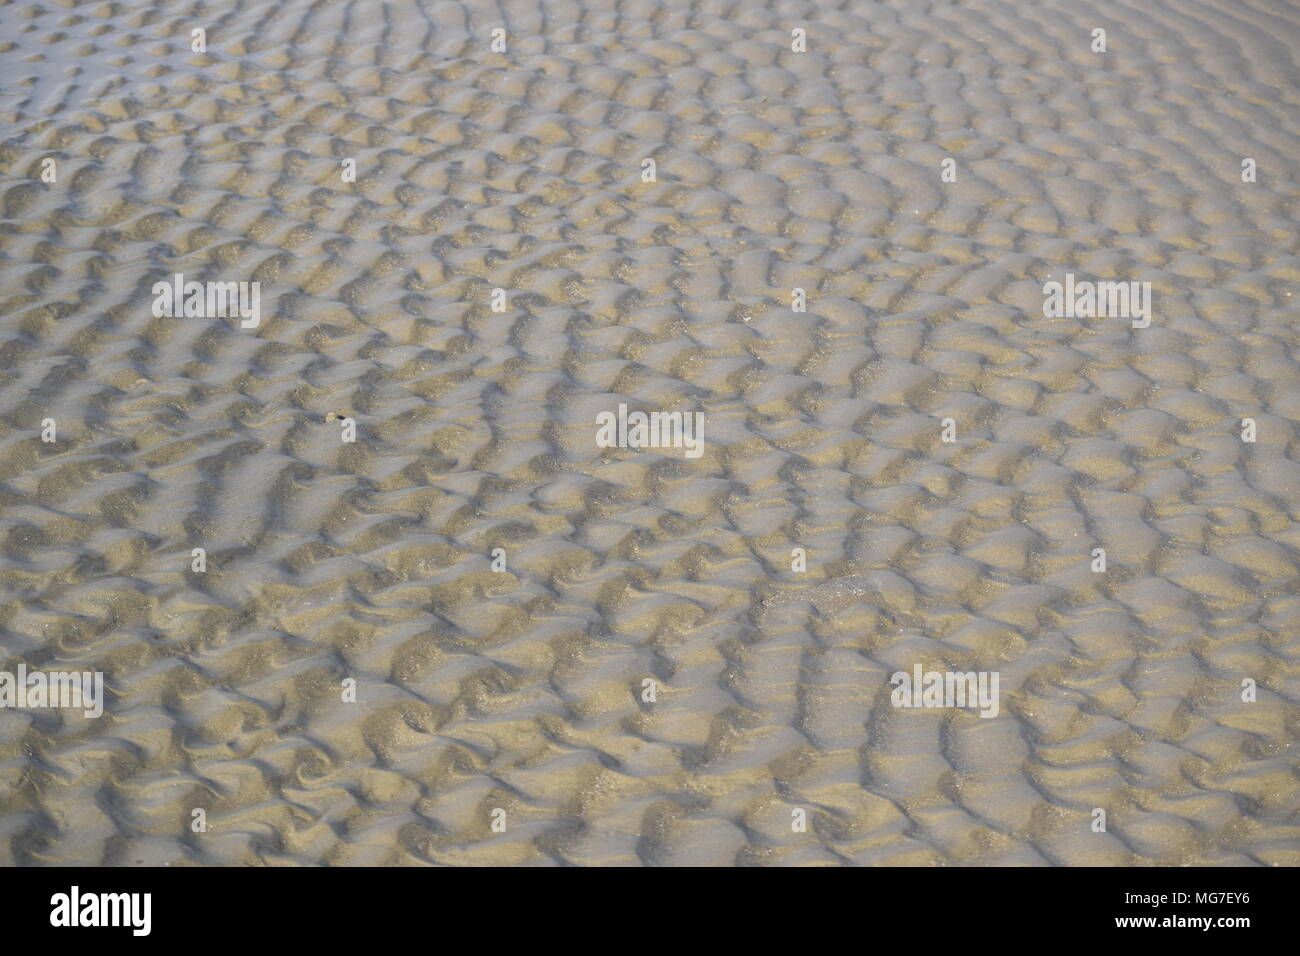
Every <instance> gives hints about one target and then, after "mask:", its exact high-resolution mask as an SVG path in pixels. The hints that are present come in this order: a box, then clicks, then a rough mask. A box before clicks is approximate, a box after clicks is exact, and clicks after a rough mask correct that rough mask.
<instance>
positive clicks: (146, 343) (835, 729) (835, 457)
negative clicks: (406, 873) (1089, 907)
mask: <svg viewBox="0 0 1300 956" xmlns="http://www.w3.org/2000/svg"><path fill="white" fill-rule="evenodd" d="M844 6H845V9H836V7H835V5H833V4H831V3H826V2H811V3H803V4H784V3H781V4H775V5H772V6H769V7H766V8H759V7H757V5H750V4H743V3H704V2H695V3H689V4H687V3H683V4H668V3H664V4H660V3H653V2H636V3H619V4H615V3H614V2H613V0H584V2H583V3H581V4H578V3H564V2H547V3H544V4H541V3H536V2H513V0H508V2H504V3H501V4H489V3H486V2H480V0H471V2H468V3H456V2H431V3H416V2H413V0H393V2H384V3H360V2H342V0H340V2H328V3H319V4H318V3H306V2H301V0H275V2H271V0H256V2H243V3H238V4H234V3H230V2H228V0H218V2H215V3H212V4H208V5H206V6H205V7H204V8H203V11H204V12H203V13H202V14H200V13H197V12H195V10H197V9H199V8H194V9H179V8H177V7H176V6H175V5H172V4H162V3H155V4H152V5H151V4H145V3H137V2H134V0H131V2H122V3H103V4H95V3H80V4H77V3H73V2H71V0H64V2H54V0H36V2H15V3H9V4H6V5H2V6H0V79H3V82H0V201H2V203H3V209H2V210H0V452H2V454H0V669H3V670H8V671H13V670H15V669H16V668H17V667H18V665H19V664H20V663H22V664H24V665H25V666H26V667H27V668H29V669H46V670H58V669H74V670H100V671H102V672H103V673H104V674H105V681H106V685H107V701H106V704H105V713H104V715H103V716H102V717H100V718H98V719H90V718H86V717H84V716H83V715H82V714H81V713H79V712H69V711H66V710H64V711H54V710H44V711H41V710H19V709H14V708H9V709H0V862H3V863H5V864H11V865H12V864H24V865H40V864H68V863H78V864H108V865H136V864H151V865H161V864H168V865H194V864H250V863H252V864H276V865H284V864H319V863H325V864H339V865H360V864H429V863H434V864H462V865H490V864H497V865H502V864H517V865H550V864H578V865H636V864H649V865H655V864H672V865H735V864H770V865H797V864H853V865H879V864H884V865H936V864H949V865H952V864H965V865H1022V864H1024V865H1050V864H1057V865H1061V864H1065V865H1073V864H1102V865H1115V866H1129V865H1187V864H1191V865H1220V864H1264V865H1296V864H1300V817H1298V815H1297V814H1298V811H1300V786H1298V785H1297V756H1298V755H1300V746H1298V739H1297V738H1298V736H1300V711H1298V710H1297V701H1298V700H1300V666H1298V665H1297V656H1298V654H1300V588H1297V584H1298V583H1300V580H1298V575H1300V572H1298V570H1297V569H1298V567H1300V564H1298V562H1297V557H1298V555H1297V549H1298V548H1300V527H1298V526H1297V523H1296V516H1297V507H1298V503H1300V360H1298V358H1297V346H1298V345H1300V335H1298V334H1297V320H1298V319H1300V295H1297V290H1300V225H1298V224H1297V197H1298V196H1300V188H1298V187H1297V175H1296V172H1297V157H1298V156H1300V64H1298V63H1297V56H1298V54H1297V51H1300V7H1297V6H1296V5H1295V4H1293V3H1284V2H1271V0H1270V2H1264V0H1244V2H1235V0H1234V2H1228V0H1214V2H1196V0H1188V2H1178V3H1173V2H1164V0H1151V2H1144V3H1135V2H1121V3H1099V2H1069V3H1030V2H1014V3H1009V2H1000V0H970V2H961V3H957V4H939V3H927V2H911V0H896V2H889V3H871V2H863V3H856V2H855V3H853V4H848V5H844ZM195 27H202V28H204V29H205V30H206V31H207V34H206V40H207V50H206V52H204V53H195V52H192V50H191V47H190V43H191V30H192V29H193V28H195ZM496 27H504V28H505V29H506V31H507V34H506V41H507V49H506V51H505V52H504V53H501V52H494V51H493V50H492V49H491V42H492V36H491V32H492V30H493V29H494V28H496ZM796 27H799V28H803V29H805V30H806V31H807V52H804V53H795V52H793V51H792V50H791V30H792V29H793V28H796ZM1098 27H1101V28H1104V29H1105V30H1106V31H1107V50H1106V52H1105V53H1103V54H1099V53H1094V52H1093V51H1092V49H1091V43H1092V31H1093V29H1094V28H1098ZM45 158H53V159H54V160H55V163H56V166H55V168H56V170H57V180H56V181H55V182H53V183H47V182H43V181H42V178H41V174H42V160H43V159H45ZM348 158H351V159H355V161H356V170H357V175H356V181H355V182H345V181H343V177H342V176H341V164H342V161H343V160H344V159H348ZM646 158H653V159H654V160H655V165H656V178H655V181H654V182H645V181H643V176H642V171H643V165H642V161H643V160H644V159H646ZM949 158H951V159H953V160H954V161H955V165H954V166H953V167H952V168H953V170H954V171H955V181H952V182H945V181H944V180H943V177H942V176H941V169H942V167H943V161H944V160H945V159H949ZM1245 158H1251V159H1253V160H1254V161H1255V164H1256V168H1257V178H1256V180H1255V181H1254V182H1243V181H1242V161H1243V159H1245ZM176 273H183V274H185V276H186V277H187V278H192V279H196V280H200V281H207V280H212V281H241V282H248V281H257V282H259V283H260V289H261V313H262V315H261V321H260V324H259V325H258V327H256V328H241V326H240V323H239V321H238V320H237V319H230V318H202V317H180V318H173V317H170V316H161V317H157V316H155V315H154V314H153V311H152V310H151V303H152V300H153V296H152V294H151V287H152V286H153V284H154V283H155V282H157V281H159V280H164V281H166V280H170V279H171V277H172V276H173V275H174V274H176ZM1067 273H1070V274H1075V275H1077V276H1079V277H1090V278H1093V279H1097V280H1115V281H1140V282H1150V283H1151V288H1152V296H1153V302H1154V306H1153V309H1152V317H1151V324H1150V326H1149V327H1146V328H1134V327H1133V325H1132V324H1131V322H1130V321H1129V320H1128V319H1127V318H1123V317H1120V318H1116V317H1101V318H1077V317H1064V316H1063V317H1046V316H1045V315H1044V310H1043V304H1044V294H1043V286H1044V283H1047V282H1050V281H1054V280H1057V281H1063V278H1064V276H1065V275H1066V274H1067ZM496 288H500V289H502V290H504V293H505V311H504V312H495V311H493V307H492V298H493V290H494V289H496ZM795 288H801V289H803V290H805V291H806V296H807V307H806V312H802V313H800V312H794V311H792V309H791V299H792V290H794V289H795ZM620 403H623V404H627V405H628V406H630V407H632V408H637V409H645V410H647V411H648V410H663V411H683V412H685V411H694V410H698V411H702V412H703V413H704V416H705V419H704V421H705V428H704V442H705V444H704V451H703V454H702V455H701V456H700V457H699V458H698V459H690V458H687V457H685V456H684V455H683V454H682V452H681V451H680V450H678V449H664V450H656V449H631V448H602V447H599V446H598V445H597V443H596V440H595V436H596V426H595V424H594V423H595V421H596V416H597V415H599V414H601V413H602V412H612V411H615V410H617V408H618V406H619V404H620ZM50 418H52V419H54V420H55V422H56V423H57V439H56V440H55V441H52V442H44V441H42V440H41V432H42V429H43V427H44V426H43V422H44V421H45V420H46V419H50ZM1247 418H1249V419H1253V420H1254V422H1255V427H1256V429H1257V437H1256V440H1255V441H1254V442H1245V441H1243V440H1242V420H1243V419H1247ZM345 419H350V420H352V421H354V422H355V424H356V441H355V442H354V443H344V442H343V441H342V440H341V427H342V421H343V420H345ZM945 419H951V420H952V422H953V425H954V428H955V434H954V439H955V440H953V441H951V442H946V441H944V440H943V436H942V427H943V423H944V420H945ZM199 547H201V548H203V549H205V552H206V560H207V570H206V572H203V573H196V572H194V571H193V570H191V567H192V549H194V548H199ZM497 548H500V549H502V551H503V552H504V559H505V570H503V571H494V570H493V567H492V563H493V550H494V549H497ZM796 548H801V549H804V552H805V554H806V559H807V567H806V570H805V571H803V572H798V571H793V570H791V555H792V551H793V550H794V549H796ZM1096 548H1104V549H1105V551H1106V557H1107V567H1106V570H1105V571H1104V572H1100V573H1099V572H1095V571H1094V570H1093V567H1092V564H1093V560H1094V558H1093V552H1094V549H1096ZM916 664H921V665H922V666H923V667H924V668H927V669H938V670H960V671H968V670H975V671H996V672H997V673H998V674H999V675H1000V681H1001V697H1000V712H999V713H998V715H997V716H996V717H995V718H992V719H985V718H981V717H980V716H979V715H978V713H976V712H974V711H970V710H955V709H932V710H924V709H921V710H906V709H897V708H895V707H893V706H892V705H891V701H890V691H891V687H890V684H889V680H890V675H891V674H893V673H894V672H896V671H911V669H912V668H913V666H914V665H916ZM647 679H649V680H653V681H654V682H655V686H656V687H657V693H656V694H655V699H654V700H653V701H648V700H645V699H644V688H645V686H646V685H645V683H644V682H645V681H646V680H647ZM1246 679H1250V680H1253V681H1254V682H1256V686H1257V696H1256V699H1255V700H1254V701H1253V702H1247V701H1244V700H1243V699H1242V682H1243V680H1246ZM346 680H354V681H355V682H356V683H355V696H356V700H355V702H348V701H345V700H344V699H343V698H344V693H343V691H342V688H343V682H344V681H346ZM1097 808H1101V809H1104V810H1105V811H1106V815H1107V817H1106V819H1107V827H1106V832H1104V833H1098V832H1094V829H1093V826H1092V824H1093V821H1094V810H1095V809H1097ZM195 809H201V810H203V811H204V814H205V816H206V823H207V829H206V831H205V832H201V833H199V832H195V831H194V829H193V822H194V819H195V817H194V810H195ZM495 810H503V811H504V817H503V818H501V817H500V815H495V816H494V811H495ZM796 810H803V811H804V813H805V815H806V819H807V826H806V828H805V829H804V830H803V831H802V832H799V831H798V830H797V829H794V828H792V820H793V819H795V817H796V816H797V814H795V813H794V811H796ZM494 819H503V820H504V822H505V829H504V832H496V831H494V829H493V822H494Z"/></svg>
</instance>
